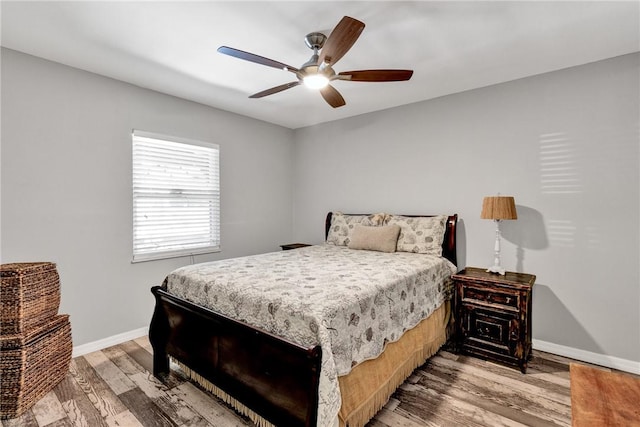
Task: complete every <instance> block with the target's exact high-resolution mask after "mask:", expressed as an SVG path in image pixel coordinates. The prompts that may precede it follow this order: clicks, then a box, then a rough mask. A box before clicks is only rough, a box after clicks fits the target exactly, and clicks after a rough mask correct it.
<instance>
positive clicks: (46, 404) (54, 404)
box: [31, 390, 67, 427]
mask: <svg viewBox="0 0 640 427" xmlns="http://www.w3.org/2000/svg"><path fill="white" fill-rule="evenodd" d="M31 411H32V412H33V415H34V417H35V418H36V421H37V422H38V425H39V426H41V427H44V426H48V425H49V424H52V423H54V422H56V421H58V420H62V419H64V418H66V417H67V413H66V412H65V410H64V408H63V407H62V404H61V403H60V400H59V399H58V396H56V393H55V392H54V391H53V390H52V391H50V392H49V393H47V394H45V395H44V397H43V398H42V399H40V400H39V401H37V402H36V403H35V405H33V407H32V408H31Z"/></svg>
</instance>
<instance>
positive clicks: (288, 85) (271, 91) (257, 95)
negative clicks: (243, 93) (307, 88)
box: [249, 81, 300, 98]
mask: <svg viewBox="0 0 640 427" xmlns="http://www.w3.org/2000/svg"><path fill="white" fill-rule="evenodd" d="M299 84H300V82H299V81H297V82H291V83H285V84H283V85H280V86H276V87H272V88H271V89H267V90H263V91H262V92H258V93H254V94H253V95H251V96H250V97H249V98H262V97H265V96H269V95H273V94H274V93H278V92H282V91H283V90H287V89H291V88H292V87H296V86H298V85H299Z"/></svg>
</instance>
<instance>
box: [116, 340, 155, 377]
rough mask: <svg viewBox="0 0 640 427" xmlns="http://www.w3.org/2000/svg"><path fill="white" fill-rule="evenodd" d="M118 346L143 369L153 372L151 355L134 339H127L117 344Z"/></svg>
mask: <svg viewBox="0 0 640 427" xmlns="http://www.w3.org/2000/svg"><path fill="white" fill-rule="evenodd" d="M118 347H120V348H121V349H122V350H124V351H125V352H126V353H127V354H128V355H129V357H131V358H132V359H133V360H135V361H136V362H137V363H138V364H139V365H140V366H142V367H143V368H144V369H146V370H147V371H149V372H153V356H152V355H151V353H149V352H148V351H147V350H145V349H144V348H142V347H141V346H140V345H139V344H138V343H136V342H135V341H127V342H124V343H122V344H119V345H118Z"/></svg>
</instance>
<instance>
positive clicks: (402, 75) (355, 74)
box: [338, 70, 413, 82]
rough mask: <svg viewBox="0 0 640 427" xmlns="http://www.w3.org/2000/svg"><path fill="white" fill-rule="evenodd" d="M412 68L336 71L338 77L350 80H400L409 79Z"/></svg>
mask: <svg viewBox="0 0 640 427" xmlns="http://www.w3.org/2000/svg"><path fill="white" fill-rule="evenodd" d="M412 75H413V70H358V71H343V72H341V73H338V79H340V80H351V81H352V82H400V81H405V80H409V79H410V78H411V76H412Z"/></svg>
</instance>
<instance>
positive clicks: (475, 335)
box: [462, 306, 519, 354]
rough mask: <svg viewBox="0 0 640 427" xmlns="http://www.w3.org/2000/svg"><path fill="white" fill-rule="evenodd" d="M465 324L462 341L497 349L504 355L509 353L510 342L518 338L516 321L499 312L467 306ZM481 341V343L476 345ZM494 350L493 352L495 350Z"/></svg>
mask: <svg viewBox="0 0 640 427" xmlns="http://www.w3.org/2000/svg"><path fill="white" fill-rule="evenodd" d="M466 311H467V313H468V315H467V316H466V319H465V320H466V322H465V324H464V325H463V331H462V332H463V335H464V339H465V340H466V341H467V342H469V343H470V344H471V341H475V342H476V345H479V344H486V345H489V346H491V347H497V349H500V350H502V352H504V353H505V354H508V353H509V352H510V348H511V347H512V346H511V345H510V341H516V340H518V338H519V328H518V319H517V318H516V317H514V316H509V315H505V314H504V313H501V312H496V311H491V310H483V309H479V308H477V307H473V306H467V307H466ZM478 341H481V343H478ZM497 349H494V350H497Z"/></svg>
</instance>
